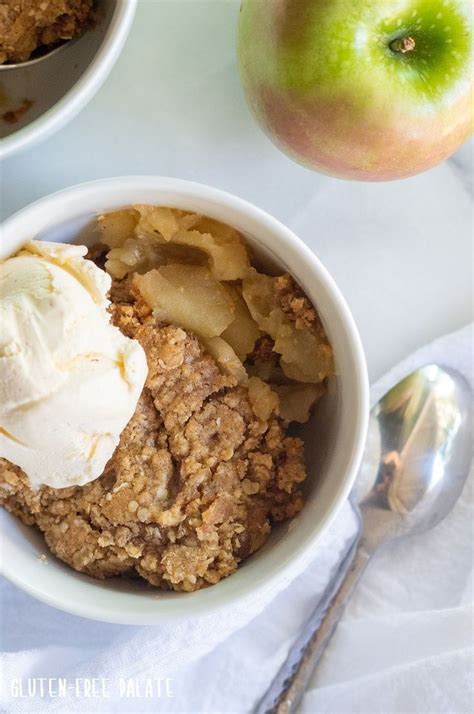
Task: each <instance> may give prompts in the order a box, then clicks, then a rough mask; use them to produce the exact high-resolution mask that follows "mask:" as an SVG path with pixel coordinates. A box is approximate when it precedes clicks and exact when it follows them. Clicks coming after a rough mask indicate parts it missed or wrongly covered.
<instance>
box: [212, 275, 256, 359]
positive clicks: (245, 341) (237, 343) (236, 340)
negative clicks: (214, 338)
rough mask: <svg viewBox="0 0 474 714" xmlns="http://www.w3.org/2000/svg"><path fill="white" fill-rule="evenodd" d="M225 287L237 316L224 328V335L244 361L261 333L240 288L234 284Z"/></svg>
mask: <svg viewBox="0 0 474 714" xmlns="http://www.w3.org/2000/svg"><path fill="white" fill-rule="evenodd" d="M225 287H226V290H227V291H228V293H229V295H230V296H231V298H232V301H233V303H234V307H235V318H234V320H233V321H232V322H231V323H230V325H229V327H227V329H226V330H224V332H223V333H222V337H223V338H224V340H226V342H228V343H229V344H230V346H231V347H232V349H233V350H234V351H235V353H236V354H237V356H238V357H239V358H240V359H241V360H242V362H243V361H244V360H245V358H246V357H247V355H248V354H249V352H251V351H252V350H253V348H254V345H255V342H256V341H257V339H258V338H259V337H260V334H261V333H260V330H259V329H258V325H257V323H256V322H255V320H254V319H253V318H252V316H251V314H250V312H249V309H248V307H247V305H246V303H245V301H244V299H243V298H242V295H241V294H240V292H239V290H238V289H237V288H236V287H234V286H232V285H226V286H225Z"/></svg>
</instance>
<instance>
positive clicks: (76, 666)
mask: <svg viewBox="0 0 474 714" xmlns="http://www.w3.org/2000/svg"><path fill="white" fill-rule="evenodd" d="M473 338H474V330H473V326H472V325H471V326H469V327H467V328H465V329H463V330H461V331H459V332H456V333H453V334H451V335H448V336H446V337H443V338H441V339H439V340H437V341H436V342H434V343H432V344H431V345H429V346H427V347H425V348H423V349H421V350H419V351H418V352H416V353H415V354H414V355H412V356H411V357H409V358H408V359H407V360H405V361H404V362H402V363H401V364H400V365H398V367H396V368H394V369H393V370H392V371H391V372H390V373H389V374H387V375H386V376H385V377H384V378H383V379H381V380H380V381H379V382H377V383H376V384H375V385H374V386H373V388H372V393H371V396H372V402H373V403H374V402H376V401H377V399H378V398H379V397H380V396H381V395H382V394H383V393H384V392H385V391H386V390H387V389H388V388H390V386H392V385H393V384H394V383H395V382H396V381H398V379H400V378H401V377H402V376H404V375H405V374H407V373H409V372H410V371H411V370H412V369H414V368H416V367H417V366H420V365H422V364H426V363H429V362H438V363H440V364H445V365H449V366H452V367H455V368H457V369H458V370H460V371H461V372H463V373H464V375H465V376H466V378H467V379H468V380H469V382H470V383H471V385H472V386H474V378H473V360H472V357H473V352H472V351H473ZM473 506H474V503H473V479H472V473H471V477H470V479H469V482H468V484H467V485H466V488H465V490H464V492H463V494H462V497H461V499H460V500H459V502H458V503H457V504H456V506H455V508H454V510H453V512H452V513H451V514H450V515H449V516H448V518H447V519H446V520H445V521H444V522H443V523H442V524H440V525H439V526H438V527H437V528H436V529H435V530H433V531H431V532H429V533H427V534H425V535H423V536H419V537H417V538H416V540H415V539H413V540H408V541H405V542H403V543H400V544H399V545H397V546H394V547H392V548H390V549H389V550H387V551H386V552H384V553H382V554H380V555H379V556H378V557H377V559H376V560H375V561H374V562H373V563H372V565H371V567H370V569H369V571H368V572H367V573H366V574H365V576H364V578H363V580H362V582H361V584H360V585H359V587H358V590H357V591H356V594H355V596H354V598H353V600H352V601H351V603H350V605H349V607H348V609H347V612H346V615H345V617H344V619H343V621H342V622H341V624H340V626H339V628H338V630H337V632H336V635H335V637H334V639H333V641H332V643H331V645H330V647H329V649H328V651H327V654H326V656H325V658H324V659H323V662H322V664H321V666H320V668H319V670H318V673H317V675H316V677H315V678H314V680H313V682H312V685H311V687H310V689H309V691H308V693H307V695H306V697H305V700H304V702H303V706H302V711H303V712H308V713H309V712H328V713H331V714H345V713H346V712H347V713H351V714H352V713H355V712H357V713H359V712H360V713H361V714H362V713H363V714H375V713H379V712H380V713H382V712H383V714H388V713H389V712H393V713H394V714H395V713H396V714H408V713H409V712H414V713H416V714H435V713H437V712H449V714H464V713H465V712H466V713H468V712H472V710H473V704H474V696H473V688H472V681H473V679H472V674H473V671H474V670H473V663H474V659H473V657H474V646H473V614H472V574H473V546H472V534H473V533H472V523H473ZM354 529H355V526H354V522H353V520H352V517H351V513H350V510H349V508H348V507H347V508H344V509H343V510H342V512H341V513H340V515H339V517H338V519H337V521H336V522H335V523H333V525H332V526H331V528H330V529H329V530H328V532H327V533H326V534H325V537H324V542H323V544H322V546H321V548H320V550H319V554H318V557H317V558H316V559H315V561H314V562H313V564H312V565H311V567H309V568H308V569H307V570H306V571H305V572H304V573H302V574H300V576H299V577H297V578H296V579H295V580H294V581H293V582H292V583H291V585H290V586H288V587H287V588H286V589H285V590H284V591H282V592H280V593H275V594H273V595H274V597H273V598H272V597H271V596H268V595H267V596H266V597H265V599H264V600H258V601H255V602H253V603H252V604H251V605H250V606H249V604H248V603H245V606H244V607H240V608H239V607H237V608H234V609H233V610H232V611H231V612H228V611H227V612H223V613H219V614H217V615H215V616H212V617H204V618H200V619H195V620H193V621H191V622H186V623H182V624H180V625H178V626H173V627H171V626H170V627H128V626H117V625H109V624H101V623H96V622H88V621H86V620H84V619H82V618H78V617H73V616H71V615H67V614H65V613H62V612H59V611H56V610H54V609H52V608H49V607H48V606H46V605H43V604H41V603H39V602H36V601H35V600H33V599H32V598H31V597H29V596H28V595H26V594H24V593H23V592H21V591H20V590H18V589H16V588H15V587H14V586H13V585H11V584H9V583H8V582H6V581H1V583H0V599H1V605H2V609H1V616H0V617H1V620H0V624H1V645H2V684H3V688H2V709H1V710H2V711H4V712H8V713H10V712H21V713H22V714H23V713H24V712H43V711H51V712H80V713H81V714H87V713H88V712H130V713H132V712H133V713H135V712H161V711H162V712H182V713H185V714H191V713H192V714H194V713H196V714H197V713H198V712H199V713H200V712H206V713H209V714H221V713H222V714H224V713H225V712H238V713H240V712H242V713H243V712H249V711H251V709H252V707H253V706H254V705H255V703H256V702H257V701H258V699H259V697H260V696H261V695H262V694H263V692H264V691H265V689H266V687H267V686H268V684H269V682H270V680H271V679H272V677H273V676H274V674H275V673H276V671H277V670H278V668H279V666H280V664H281V663H282V662H283V659H284V657H285V655H286V652H287V650H288V647H289V645H290V644H291V642H292V640H293V639H294V637H295V635H296V633H297V632H298V631H299V629H300V628H301V626H302V625H303V624H304V622H305V620H306V618H307V616H308V614H309V613H310V611H311V609H312V608H313V607H314V604H315V602H316V601H317V598H318V594H320V593H321V592H322V590H323V589H324V586H325V584H326V583H327V581H328V579H329V577H330V574H331V571H332V569H333V568H334V567H336V565H337V562H338V560H339V559H340V558H341V556H342V554H343V552H344V551H345V548H346V547H347V545H348V543H349V542H350V539H351V538H352V537H353V535H354V532H355V530H354ZM39 678H46V679H45V680H44V681H43V682H42V686H43V688H44V689H43V696H40V694H41V693H40V691H39V688H40V686H41V683H40V680H39ZM56 678H64V681H65V683H66V684H67V686H68V692H67V695H66V696H64V691H62V692H60V690H59V684H58V682H57V680H56ZM166 679H169V681H167V682H166V681H164V680H166ZM93 680H95V682H93ZM160 680H161V681H160ZM28 686H30V687H34V686H36V690H37V691H36V694H35V696H29V693H28ZM48 688H50V689H51V694H52V695H53V696H50V695H49V694H48ZM94 688H95V693H96V694H97V696H90V695H91V694H92V693H93V692H94ZM20 694H21V695H22V696H19V695H20ZM60 694H61V696H59V695H60ZM88 694H89V696H88ZM54 695H55V696H54Z"/></svg>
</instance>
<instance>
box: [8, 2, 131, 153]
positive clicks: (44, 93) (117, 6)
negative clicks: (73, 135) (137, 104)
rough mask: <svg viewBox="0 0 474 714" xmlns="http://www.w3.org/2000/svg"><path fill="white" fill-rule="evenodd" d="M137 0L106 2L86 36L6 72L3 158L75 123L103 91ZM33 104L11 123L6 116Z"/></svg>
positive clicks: (122, 43) (102, 3) (101, 3)
mask: <svg viewBox="0 0 474 714" xmlns="http://www.w3.org/2000/svg"><path fill="white" fill-rule="evenodd" d="M136 4H137V0H100V3H99V9H100V13H101V14H100V19H99V21H98V22H97V24H96V26H95V27H94V28H93V29H91V30H89V31H88V32H87V33H85V34H84V35H83V36H82V37H81V38H80V39H78V40H77V41H74V42H72V43H71V44H70V45H67V46H66V47H64V48H63V49H61V51H60V52H58V53H55V54H53V55H51V57H50V58H48V59H45V60H43V61H42V62H40V63H38V64H37V65H32V66H31V67H22V68H18V69H15V70H8V71H3V72H1V73H0V140H1V141H0V157H1V158H6V157H7V156H11V155H12V154H14V153H15V152H17V151H21V150H22V149H25V148H26V147H29V146H31V145H32V144H35V143H36V142H37V141H40V140H41V139H45V138H46V137H48V136H50V135H51V134H52V133H53V132H55V131H57V130H58V129H60V128H61V127H62V126H64V124H66V123H67V122H68V121H70V120H71V119H72V118H73V117H74V116H75V115H76V114H77V113H78V112H79V111H80V110H81V109H82V108H83V107H84V106H85V105H86V104H87V102H89V100H90V99H92V97H93V96H94V94H95V93H96V92H97V90H98V89H99V87H100V86H101V85H102V83H103V82H104V81H105V79H106V78H107V76H108V74H109V72H110V70H111V69H112V67H113V66H114V64H115V62H116V61H117V59H118V56H119V54H120V52H121V50H122V47H123V45H124V43H125V40H126V39H127V36H128V33H129V31H130V27H131V25H132V22H133V17H134V15H135V9H136ZM24 99H28V100H29V101H31V102H32V105H31V107H30V108H29V109H28V110H27V111H26V112H25V113H24V114H23V115H22V116H21V117H20V119H19V120H18V122H16V123H15V124H10V123H8V122H7V121H5V120H4V119H3V114H4V113H5V112H7V111H9V110H15V109H17V108H18V107H20V106H21V104H22V102H23V101H24Z"/></svg>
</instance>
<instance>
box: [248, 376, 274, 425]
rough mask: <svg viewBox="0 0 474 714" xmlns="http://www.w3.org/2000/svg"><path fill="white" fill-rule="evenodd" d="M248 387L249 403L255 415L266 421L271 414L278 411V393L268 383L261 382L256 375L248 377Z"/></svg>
mask: <svg viewBox="0 0 474 714" xmlns="http://www.w3.org/2000/svg"><path fill="white" fill-rule="evenodd" d="M248 388H249V400H250V404H251V405H252V411H253V413H254V414H255V416H256V417H258V418H259V419H264V420H265V421H266V420H267V419H269V418H270V415H271V414H273V413H275V414H277V413H278V410H279V399H278V394H277V393H276V392H274V391H273V389H272V388H271V387H270V385H269V384H267V383H266V382H262V380H261V379H259V378H258V377H250V379H249V382H248Z"/></svg>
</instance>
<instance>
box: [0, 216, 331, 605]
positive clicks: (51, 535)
mask: <svg viewBox="0 0 474 714" xmlns="http://www.w3.org/2000/svg"><path fill="white" fill-rule="evenodd" d="M156 210H157V211H160V210H162V211H163V210H164V211H165V212H164V213H162V214H160V215H158V217H157V214H153V212H151V213H150V212H147V211H145V210H144V209H143V207H141V208H140V207H135V208H133V209H130V210H128V211H126V212H125V211H123V212H116V213H114V214H109V217H107V218H106V226H107V227H106V230H105V231H104V230H102V232H101V238H102V241H103V242H102V243H100V244H98V245H96V246H95V247H94V248H93V249H92V250H91V251H90V258H91V259H93V260H94V261H95V262H96V263H97V264H98V265H99V266H101V267H102V266H103V265H104V264H105V266H106V268H107V269H108V270H109V271H110V272H111V274H112V276H113V284H112V290H111V293H110V300H111V305H110V312H111V319H112V321H113V323H114V324H115V325H116V326H118V327H119V328H120V329H121V330H122V332H123V333H124V334H125V335H127V336H128V337H131V338H134V339H136V340H138V341H139V342H140V344H141V345H142V347H143V349H144V351H145V353H146V357H147V363H148V377H147V381H146V383H145V388H144V390H143V392H142V394H141V397H140V400H139V402H138V405H137V409H136V411H135V414H134V416H133V417H132V419H131V421H130V422H129V423H128V425H127V427H126V428H125V430H124V431H123V432H122V435H121V439H120V443H119V446H118V447H117V449H116V451H115V453H114V455H113V457H112V458H111V459H110V461H109V462H108V464H107V466H106V468H105V471H104V473H103V474H102V476H101V477H99V478H98V479H96V480H95V481H92V482H91V483H88V484H86V485H85V486H81V487H73V488H66V489H52V488H49V487H46V486H43V487H41V488H40V489H39V490H38V491H33V490H32V489H31V488H30V487H29V485H28V479H27V477H26V475H25V474H24V473H23V472H22V471H21V470H20V469H19V468H18V467H16V466H14V465H12V464H11V463H9V462H7V461H6V460H2V459H0V503H2V504H3V505H4V506H5V507H6V508H7V509H8V510H9V511H11V512H12V513H13V514H15V515H16V516H18V517H19V518H21V519H22V520H23V522H25V523H26V524H31V525H35V526H37V527H38V528H39V529H40V530H41V531H42V532H43V533H44V537H45V540H46V543H47V544H48V546H49V548H50V549H51V551H52V552H53V553H54V554H55V555H56V556H57V557H58V558H60V559H61V560H63V561H64V562H66V563H68V564H69V565H71V566H72V567H73V568H75V569H76V570H79V571H81V572H84V573H87V574H88V575H90V576H92V577H95V578H107V577H111V576H117V575H129V576H137V575H138V576H141V577H142V578H144V579H145V580H146V581H148V582H149V583H150V584H151V585H153V586H156V587H159V588H164V589H173V590H177V591H193V590H197V589H199V588H202V587H205V586H207V585H211V584H214V583H216V582H218V581H219V580H220V579H221V578H223V577H226V576H228V575H230V574H231V573H233V572H234V571H235V570H236V568H237V567H238V566H239V564H240V563H241V562H243V561H244V560H245V559H246V558H247V557H248V556H250V555H251V554H252V553H254V552H255V551H256V550H257V549H258V548H260V547H261V546H262V545H263V544H264V543H265V541H266V540H267V538H268V536H269V534H270V531H271V528H272V525H273V524H274V523H277V522H279V521H283V520H286V519H288V518H291V517H293V516H294V515H296V514H297V513H298V512H299V511H300V510H301V508H302V507H303V504H304V499H303V494H302V490H301V487H302V484H303V481H304V479H305V478H306V469H305V462H304V445H303V442H302V440H301V439H300V438H298V437H296V436H293V435H290V434H289V433H288V427H289V423H290V422H291V421H305V420H306V419H307V418H308V415H309V413H310V410H311V409H312V407H313V405H314V403H315V402H316V401H317V399H318V398H319V397H320V396H321V395H322V394H323V393H324V390H325V383H326V379H327V377H328V376H330V375H331V374H332V373H333V362H332V351H331V348H330V346H329V344H328V342H327V338H326V336H325V333H324V329H323V327H322V324H321V321H320V319H319V317H318V315H317V312H316V310H315V309H314V307H313V306H312V305H311V303H310V302H309V300H308V298H307V297H306V296H305V295H304V293H303V292H302V291H301V290H300V288H299V287H298V286H297V284H296V283H295V282H294V281H293V279H292V278H291V277H290V276H289V275H283V276H279V277H276V278H272V277H270V276H267V275H263V274H260V273H257V271H256V270H255V269H254V268H252V267H251V265H250V261H249V258H248V255H247V251H246V249H245V245H244V244H243V242H242V239H241V238H240V236H238V234H236V232H234V233H228V234H227V238H229V240H228V241H227V242H226V241H225V240H223V239H222V235H223V231H224V229H226V227H223V228H222V227H221V226H222V224H217V223H215V224H214V223H213V222H211V221H210V219H203V218H202V217H199V216H195V215H194V214H184V212H178V211H171V210H170V209H156ZM166 211H169V213H166ZM134 212H135V213H134ZM119 213H122V215H121V216H118V214H119ZM143 215H146V217H147V221H148V222H150V216H151V219H152V221H151V222H152V223H153V225H154V228H152V229H151V230H150V229H149V226H145V227H144V226H143V225H142V226H141V228H139V229H138V230H137V225H138V224H139V223H140V220H141V218H140V216H142V217H143ZM183 219H184V224H185V226H186V227H184V228H183ZM173 221H178V223H176V224H173ZM180 221H181V225H178V224H179V222H180ZM99 222H100V221H99ZM157 226H158V227H159V228H158V227H157ZM102 228H103V225H102ZM203 229H208V230H212V231H213V242H211V241H203V240H202V238H201V237H200V236H202V235H206V231H203ZM231 230H232V229H229V231H231ZM155 231H156V236H157V237H156V241H154V240H153V237H154V233H155ZM177 233H178V234H180V235H179V236H178V240H179V241H180V242H176V243H173V242H172V241H171V238H172V237H173V236H176V234H177ZM187 233H191V234H193V233H194V234H195V235H191V236H188V235H187ZM111 235H112V236H113V238H112V239H110V236H111ZM219 235H220V237H219ZM165 236H168V238H167V240H168V241H170V242H169V243H167V242H165V241H166V238H165ZM216 236H217V237H216ZM186 241H189V242H186ZM111 242H112V243H113V246H111ZM167 245H169V246H171V251H170V254H169V255H168V254H167V253H166V248H167ZM189 245H191V248H192V250H190V251H188V248H187V246H189ZM177 246H178V249H177ZM198 246H199V247H198ZM209 246H210V247H209ZM237 246H238V249H236V248H237ZM183 247H184V250H183ZM203 247H205V250H204V251H203ZM222 247H224V248H225V250H224V251H222V250H220V248H222ZM240 247H243V248H244V250H243V251H242V250H240ZM194 250H196V251H197V252H194ZM203 252H204V255H203V254H202V253H203ZM170 255H171V258H170ZM178 259H179V260H180V262H179V263H178V262H176V261H177V260H178ZM232 261H233V262H232ZM239 274H240V277H237V276H238V275H239ZM216 275H220V276H221V277H220V278H219V279H218V278H217V277H216ZM222 275H224V276H225V277H224V279H222ZM229 276H231V277H230V278H229ZM188 280H193V281H194V284H190V283H188V282H186V281H188ZM183 281H184V283H183ZM156 286H158V288H157V287H156ZM190 296H191V299H193V300H194V301H196V300H201V301H204V303H205V304H206V310H205V311H202V309H201V308H202V305H201V306H199V305H197V306H196V305H192V304H191V303H190V302H189V301H188V300H189V299H190ZM209 296H211V299H210V301H209V302H208V303H206V300H207V299H208V297H209ZM234 323H237V324H234ZM302 349H303V350H309V351H306V353H305V355H304V357H305V359H303V355H302V354H301V350H302ZM311 350H313V353H311ZM308 363H309V364H308ZM288 371H289V372H290V373H291V375H288V374H287V372H288ZM295 375H298V376H295ZM298 377H303V379H302V380H301V381H297V380H298Z"/></svg>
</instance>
